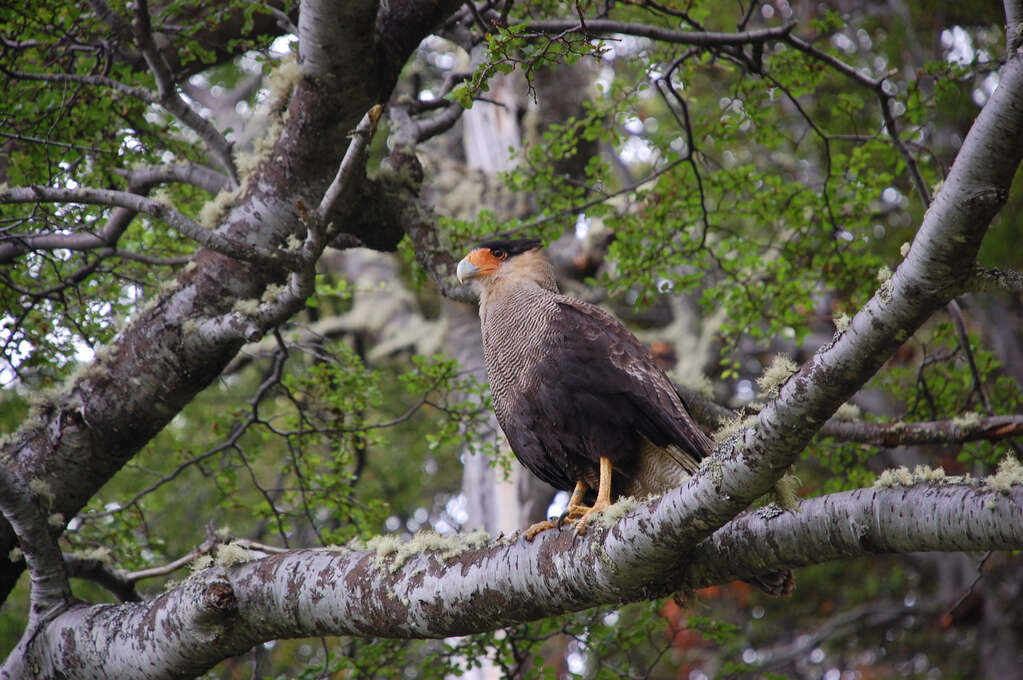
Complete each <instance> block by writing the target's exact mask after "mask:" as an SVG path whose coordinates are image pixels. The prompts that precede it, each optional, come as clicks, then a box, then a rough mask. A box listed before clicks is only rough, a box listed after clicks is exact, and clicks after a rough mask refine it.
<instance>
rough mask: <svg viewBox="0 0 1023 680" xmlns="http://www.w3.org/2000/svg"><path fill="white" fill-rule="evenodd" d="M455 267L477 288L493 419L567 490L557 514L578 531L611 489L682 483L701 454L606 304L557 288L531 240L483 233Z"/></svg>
mask: <svg viewBox="0 0 1023 680" xmlns="http://www.w3.org/2000/svg"><path fill="white" fill-rule="evenodd" d="M456 275H457V277H458V279H459V281H461V282H462V283H466V282H468V283H469V284H470V285H471V286H472V287H473V288H474V289H475V290H476V292H477V293H478V295H479V315H480V327H481V330H482V336H483V355H484V360H485V364H486V369H487V377H488V379H489V381H490V389H491V393H492V397H493V399H492V401H493V405H494V411H495V413H496V415H497V421H498V423H499V424H500V426H501V429H502V430H504V433H505V436H506V438H507V440H508V443H509V445H510V446H511V449H512V451H513V452H514V454H515V456H516V457H517V458H518V459H519V461H520V462H521V463H522V464H523V465H524V466H525V467H526V468H527V469H529V470H530V471H531V472H532V473H533V474H535V475H536V476H537V477H539V478H540V479H542V480H544V481H545V482H547V483H548V484H550V485H551V486H553V487H555V488H556V489H561V490H565V491H571V492H572V495H571V498H570V500H569V503H568V507H567V509H566V513H565V515H564V516H563V517H565V518H568V519H570V520H572V521H574V522H575V525H576V530H577V531H578V532H579V533H584V532H585V527H586V524H587V522H589V521H590V520H591V518H592V517H593V516H594V515H595V514H596V513H598V512H601V511H603V510H606V509H608V508H609V507H610V506H611V505H612V504H613V502H614V499H617V498H620V497H623V496H647V495H651V494H661V493H664V492H665V491H667V490H669V489H671V488H674V487H677V486H681V485H682V484H684V483H685V481H686V480H687V479H688V478H689V476H690V475H691V474H693V473H694V472H695V471H696V470H697V469H698V468H699V465H700V461H701V460H702V459H703V458H705V457H707V456H708V455H709V454H710V452H711V450H712V449H713V445H712V443H711V440H710V438H709V437H708V436H707V435H706V434H705V433H704V432H703V431H702V430H701V429H700V428H699V427H698V426H697V424H696V422H695V421H694V419H693V417H692V416H691V415H690V413H689V410H688V409H687V407H686V405H685V403H684V402H683V401H682V399H681V397H680V396H679V394H678V392H677V391H676V390H675V387H674V384H673V383H672V382H671V380H670V379H669V378H668V377H667V376H666V375H665V374H664V371H663V370H661V368H660V367H659V366H658V364H657V362H656V360H655V359H654V357H653V355H652V354H651V353H650V350H648V349H647V348H646V346H645V345H643V343H641V342H640V341H639V340H638V339H637V338H636V337H635V336H634V335H633V334H632V333H631V332H629V330H628V329H626V328H625V326H623V325H622V324H621V322H619V321H618V320H617V319H616V318H615V317H614V316H612V315H611V314H609V313H608V312H606V311H604V310H603V309H601V308H600V307H597V306H596V305H592V304H590V303H588V302H584V301H582V300H578V299H575V298H572V297H569V296H566V295H562V294H561V293H560V292H559V290H558V284H557V280H556V278H555V274H554V268H553V266H552V265H551V262H550V260H549V259H548V258H547V255H546V254H545V252H544V250H543V248H542V244H541V241H540V240H539V239H503V240H494V241H489V242H486V243H482V244H480V245H478V246H477V247H475V248H473V249H472V250H471V251H470V252H469V253H468V254H467V255H466V256H465V257H464V258H463V259H462V260H461V261H460V262H459V263H458V266H457V269H456ZM594 492H595V493H596V497H595V499H594V500H593V503H592V505H591V506H589V507H585V505H584V500H585V499H587V498H588V497H589V498H592V497H593V494H594ZM548 525H550V526H548ZM551 526H553V524H552V523H550V522H540V523H538V524H535V525H533V526H532V527H530V528H529V529H528V530H527V532H526V536H527V538H528V539H529V540H532V538H533V537H534V536H535V535H536V534H538V533H539V532H540V531H543V530H546V529H548V528H551Z"/></svg>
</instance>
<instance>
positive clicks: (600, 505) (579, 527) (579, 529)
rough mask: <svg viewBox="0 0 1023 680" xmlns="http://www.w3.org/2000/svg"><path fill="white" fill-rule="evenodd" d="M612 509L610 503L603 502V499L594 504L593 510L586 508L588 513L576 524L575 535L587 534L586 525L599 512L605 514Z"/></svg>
mask: <svg viewBox="0 0 1023 680" xmlns="http://www.w3.org/2000/svg"><path fill="white" fill-rule="evenodd" d="M610 507H611V504H610V503H608V502H607V501H602V500H601V499H599V498H598V499H597V502H596V503H594V504H593V507H592V508H585V510H586V512H584V513H583V516H582V517H580V518H579V521H577V522H576V523H575V533H576V534H577V535H579V536H582V535H583V534H585V533H586V523H587V522H589V521H590V519H591V518H592V517H593V516H594V515H596V514H597V513H599V512H603V511H605V510H607V509H608V508H610Z"/></svg>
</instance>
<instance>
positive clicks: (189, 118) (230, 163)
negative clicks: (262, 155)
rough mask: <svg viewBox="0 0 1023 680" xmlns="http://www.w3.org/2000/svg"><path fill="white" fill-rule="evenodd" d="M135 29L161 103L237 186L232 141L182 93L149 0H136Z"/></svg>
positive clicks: (136, 38) (136, 37)
mask: <svg viewBox="0 0 1023 680" xmlns="http://www.w3.org/2000/svg"><path fill="white" fill-rule="evenodd" d="M134 32H135V40H136V41H137V42H138V44H139V49H140V50H141V51H142V56H143V57H144V58H145V60H146V64H147V65H148V66H149V70H150V71H151V72H152V73H153V77H154V78H156V87H157V92H158V93H159V101H160V105H161V106H162V107H163V108H165V109H166V110H167V111H168V112H169V113H171V114H172V115H173V116H174V117H175V118H177V119H178V120H179V121H181V123H182V124H184V125H185V126H186V127H188V128H189V129H191V130H192V131H193V132H195V134H197V135H198V136H199V138H200V139H201V140H203V142H204V143H205V144H206V146H207V148H209V150H210V152H211V153H212V154H213V157H214V158H215V159H216V160H217V162H218V163H219V164H220V166H221V167H222V168H223V169H224V171H225V172H226V173H227V175H228V177H230V178H231V183H232V185H233V186H235V187H237V186H238V170H237V168H236V167H235V165H234V158H233V157H232V156H231V144H230V143H229V142H228V141H227V139H226V138H225V137H224V136H223V135H222V134H220V131H219V130H217V128H216V127H214V126H213V124H212V123H210V121H208V120H206V119H205V118H203V117H202V116H200V115H199V114H198V113H196V112H195V111H194V110H193V109H192V107H191V106H189V105H188V103H187V102H186V101H185V100H184V99H182V98H181V95H179V94H178V92H177V88H176V86H175V83H174V75H173V74H172V73H171V69H170V66H169V65H168V64H167V61H166V60H165V59H164V58H163V54H162V53H161V52H160V50H159V48H157V46H156V43H155V42H154V41H153V33H152V26H151V24H150V18H149V6H148V4H147V0H135V23H134Z"/></svg>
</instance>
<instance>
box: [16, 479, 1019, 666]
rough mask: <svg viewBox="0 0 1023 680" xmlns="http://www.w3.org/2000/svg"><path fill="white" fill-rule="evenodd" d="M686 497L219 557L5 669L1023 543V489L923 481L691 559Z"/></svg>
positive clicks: (54, 633)
mask: <svg viewBox="0 0 1023 680" xmlns="http://www.w3.org/2000/svg"><path fill="white" fill-rule="evenodd" d="M685 495H686V491H685V490H684V489H679V490H675V491H672V492H670V493H669V494H667V495H665V496H664V497H662V498H660V499H656V500H653V501H649V502H647V503H644V504H642V505H639V506H637V507H635V508H634V509H633V510H632V511H631V512H630V514H628V515H627V516H625V517H624V518H621V519H617V520H616V519H614V518H609V517H607V516H606V515H605V519H604V520H601V521H597V522H595V523H594V524H593V525H591V528H590V531H589V532H587V534H585V535H583V536H577V535H576V534H575V532H574V531H573V530H571V529H569V530H564V531H561V532H554V531H551V532H547V533H544V534H541V535H540V536H539V537H538V538H537V539H536V540H535V541H534V542H532V543H529V542H526V541H524V540H517V539H515V540H509V539H498V540H496V541H483V540H482V537H480V536H479V535H475V536H456V537H451V538H445V539H441V538H438V537H435V538H432V539H429V542H428V544H429V545H431V546H432V547H429V548H419V547H416V546H415V545H414V544H413V545H408V544H406V545H405V546H403V547H401V548H396V549H392V550H390V551H388V550H383V549H382V550H380V551H372V550H369V551H367V550H357V549H346V548H328V549H322V550H297V551H290V552H286V553H282V554H280V555H274V556H271V557H267V558H263V559H259V560H254V561H250V562H245V563H242V564H235V565H233V566H217V567H211V568H209V569H206V570H204V571H202V572H199V573H197V574H195V575H193V576H192V577H190V578H189V579H188V580H187V581H186V582H185V583H184V584H183V585H181V586H179V587H178V588H175V589H174V590H172V591H169V592H167V593H165V594H164V595H161V596H160V597H158V598H157V599H155V600H153V601H151V602H147V603H145V604H142V605H134V604H125V605H120V606H110V605H101V606H95V607H87V606H81V607H77V608H75V609H72V610H69V611H67V612H65V613H63V614H61V615H60V616H59V617H58V618H57V619H56V620H54V621H53V622H52V623H51V624H50V625H49V626H48V627H47V628H46V630H45V631H44V632H43V633H42V634H41V635H40V636H39V639H38V640H37V642H36V644H35V645H34V647H33V652H34V654H33V655H32V658H31V659H27V660H26V659H20V658H14V657H11V658H9V659H8V661H7V663H6V665H5V667H4V668H3V671H4V672H5V673H7V675H6V676H5V677H14V676H15V675H16V673H17V672H18V671H19V670H21V668H20V667H19V666H18V664H19V663H25V664H27V663H32V662H35V663H37V664H39V668H40V669H42V672H43V674H44V675H47V676H53V675H58V674H59V673H65V674H70V673H71V671H70V669H73V667H74V664H76V663H78V662H79V660H80V659H81V658H83V657H85V656H88V657H89V658H103V659H104V660H105V664H104V671H105V672H106V673H108V674H110V675H111V676H116V677H119V678H124V679H125V680H130V679H131V678H141V677H150V676H148V675H145V674H151V673H154V672H156V673H158V674H160V675H164V676H172V677H190V676H193V675H198V674H200V673H202V672H203V671H204V670H206V669H207V668H209V667H210V666H212V665H213V664H215V663H216V662H217V661H219V660H220V659H222V658H224V657H225V656H229V655H232V654H237V653H240V652H242V651H244V650H245V649H248V648H250V647H251V646H252V645H254V644H257V643H259V642H262V641H265V640H270V639H276V638H285V637H304V636H314V635H323V634H331V635H356V636H384V637H412V638H423V637H429V638H435V637H447V636H451V635H463V634H467V633H474V632H480V631H488V630H495V629H497V628H500V627H502V626H507V625H512V624H516V623H520V622H523V621H529V620H533V619H537V618H542V617H547V616H551V615H554V614H559V613H565V612H571V611H578V610H581V609H585V608H589V607H593V606H596V605H599V604H614V603H620V602H627V601H632V600H638V599H649V598H651V597H658V596H663V595H668V594H670V593H672V592H675V591H676V590H677V589H678V588H680V587H682V588H699V587H704V586H708V585H712V584H716V583H722V582H727V581H731V580H734V579H735V578H737V577H739V576H752V575H756V574H759V573H763V572H765V571H772V570H776V569H780V568H786V567H790V566H799V565H806V564H814V563H819V562H822V561H826V560H831V559H836V558H838V557H853V556H859V555H865V554H877V553H883V552H913V551H922V550H936V549H947V548H949V547H951V548H954V549H957V550H986V549H1019V548H1021V547H1023V509H1021V508H1023V487H1020V486H1015V487H1012V489H1011V492H1010V493H1008V494H1002V493H1001V492H997V491H993V490H987V489H984V488H982V487H980V486H968V485H962V484H957V485H947V486H933V485H930V486H924V485H920V486H913V487H906V488H903V487H898V488H892V489H859V490H857V491H852V492H845V493H840V494H834V495H832V496H825V497H822V498H815V499H810V500H807V501H804V502H803V503H802V504H801V511H800V512H798V513H788V512H781V511H780V510H778V511H775V512H772V511H770V510H769V509H768V510H761V511H756V512H752V513H747V514H745V515H742V516H740V517H737V518H736V519H735V520H733V521H732V522H730V523H729V524H728V525H726V526H725V527H724V528H723V529H721V530H719V531H718V532H716V533H715V534H714V536H713V537H712V538H710V539H708V540H706V541H704V542H703V543H701V544H700V545H699V546H698V547H697V548H696V549H695V550H694V551H692V552H691V553H690V554H689V555H685V556H684V557H682V558H681V559H680V555H683V550H684V548H685V545H684V544H683V543H673V544H671V545H669V546H662V545H661V544H660V542H659V541H657V540H656V537H657V536H658V535H661V534H663V533H664V531H665V529H666V528H667V527H668V525H669V524H670V523H672V522H675V521H678V520H679V519H680V517H679V516H677V515H675V514H674V513H673V512H671V508H672V507H673V506H674V505H675V501H678V500H680V499H681V498H682V497H684V496H685ZM424 542H425V541H424ZM664 547H667V548H669V549H662V548H664ZM638 565H642V568H640V569H634V568H633V567H636V566H638ZM182 649H188V650H189V656H188V657H187V658H184V657H182V655H181V653H180V651H181V650H182Z"/></svg>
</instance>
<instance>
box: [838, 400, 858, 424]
mask: <svg viewBox="0 0 1023 680" xmlns="http://www.w3.org/2000/svg"><path fill="white" fill-rule="evenodd" d="M862 415H863V412H862V411H860V407H859V406H857V405H856V404H850V403H849V402H846V403H844V404H842V405H841V406H839V407H838V410H837V411H835V418H836V419H837V420H859V419H860V416H862Z"/></svg>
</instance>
